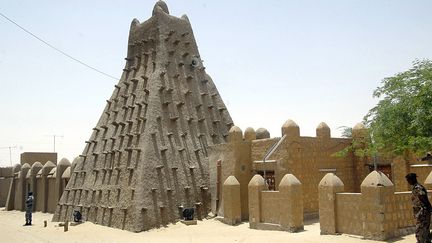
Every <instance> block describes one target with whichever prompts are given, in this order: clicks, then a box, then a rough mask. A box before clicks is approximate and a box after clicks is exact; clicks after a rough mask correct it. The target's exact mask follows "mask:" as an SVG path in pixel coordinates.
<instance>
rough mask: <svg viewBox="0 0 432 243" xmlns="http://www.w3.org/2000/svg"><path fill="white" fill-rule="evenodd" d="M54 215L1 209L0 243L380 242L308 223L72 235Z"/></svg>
mask: <svg viewBox="0 0 432 243" xmlns="http://www.w3.org/2000/svg"><path fill="white" fill-rule="evenodd" d="M51 218H52V214H45V213H34V214H33V219H34V225H33V226H31V227H24V226H22V225H23V223H24V213H23V212H19V211H4V208H1V209H0V242H2V243H9V242H13V243H26V242H32V243H35V242H61V243H72V242H80V243H81V242H158V243H160V242H188V243H191V242H199V243H203V242H205V243H213V242H214V243H229V242H236V243H239V242H247V243H254V242H256V243H265V242H269V243H270V242H271V243H275V242H290V243H291V242H320V243H321V242H323V243H325V242H329V243H330V242H331V243H347V242H348V243H355V242H361V243H368V242H379V241H369V240H362V239H361V238H360V237H357V236H350V235H336V236H329V235H320V231H319V223H318V222H316V221H310V222H306V225H305V231H303V232H300V233H287V232H279V231H261V230H252V229H249V225H248V224H247V223H243V224H240V225H238V226H228V225H225V224H223V223H221V222H219V221H218V220H216V219H209V220H203V221H198V225H194V226H186V225H184V224H182V223H177V224H175V225H169V226H168V227H166V228H160V229H154V230H150V231H147V232H141V233H132V232H128V231H123V230H119V229H113V228H108V227H104V226H100V225H96V224H93V223H91V222H86V223H83V224H81V225H77V226H70V227H69V231H68V232H63V227H57V225H58V223H53V222H51ZM44 220H47V221H48V227H46V228H44V227H43V221H44ZM390 242H398V243H404V242H415V237H414V235H408V236H405V237H402V238H398V239H394V240H392V241H390Z"/></svg>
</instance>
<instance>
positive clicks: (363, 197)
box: [319, 171, 432, 240]
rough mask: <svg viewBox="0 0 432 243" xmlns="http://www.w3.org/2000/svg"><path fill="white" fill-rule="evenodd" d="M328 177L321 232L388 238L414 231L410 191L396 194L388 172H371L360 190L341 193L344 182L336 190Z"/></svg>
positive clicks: (322, 190)
mask: <svg viewBox="0 0 432 243" xmlns="http://www.w3.org/2000/svg"><path fill="white" fill-rule="evenodd" d="M326 177H328V178H337V177H336V176H335V175H332V176H327V175H326ZM326 177H324V178H323V180H322V181H321V182H320V186H319V190H320V194H321V195H320V227H321V233H322V234H337V233H346V234H353V235H360V236H363V237H364V238H366V239H373V240H387V239H389V238H393V237H397V236H401V235H405V234H411V233H413V226H415V220H414V216H413V212H412V202H411V192H410V191H407V192H396V193H395V192H394V190H395V188H394V185H393V183H392V182H391V181H390V180H389V179H388V178H387V177H386V175H385V174H383V173H381V172H377V171H373V172H371V173H370V174H369V175H368V176H367V177H366V178H365V179H364V181H363V183H362V185H361V193H341V192H340V191H341V190H343V184H342V185H340V184H339V185H338V186H339V187H338V188H337V189H336V187H335V186H333V185H332V183H331V181H329V179H328V178H326ZM326 180H327V181H326ZM336 180H338V181H340V179H338V178H337V179H336ZM340 183H341V182H340ZM341 188H342V189H341ZM431 196H432V191H428V197H429V199H431ZM321 212H322V214H321Z"/></svg>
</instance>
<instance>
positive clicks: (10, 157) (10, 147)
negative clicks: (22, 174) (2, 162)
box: [0, 145, 17, 166]
mask: <svg viewBox="0 0 432 243" xmlns="http://www.w3.org/2000/svg"><path fill="white" fill-rule="evenodd" d="M14 148H17V146H16V145H15V146H9V147H0V149H9V161H10V165H11V166H12V149H14Z"/></svg>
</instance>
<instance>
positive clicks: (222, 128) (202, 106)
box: [53, 1, 233, 232]
mask: <svg viewBox="0 0 432 243" xmlns="http://www.w3.org/2000/svg"><path fill="white" fill-rule="evenodd" d="M106 102H107V103H106V106H105V109H104V111H103V113H102V115H101V117H100V119H99V121H98V123H97V125H96V127H95V128H93V132H92V134H91V136H90V139H89V140H88V141H86V145H85V148H84V151H83V154H82V155H80V157H79V159H77V160H76V161H75V163H74V165H73V168H74V169H73V171H72V173H71V178H70V181H69V183H68V185H67V187H66V189H65V191H64V193H63V195H62V196H61V199H60V201H59V203H58V205H57V208H56V211H55V215H54V217H53V221H64V220H66V219H68V220H71V219H72V212H73V210H74V209H78V210H80V211H81V213H82V214H83V217H84V219H85V220H88V221H92V222H94V223H98V224H101V225H106V226H109V227H115V228H120V229H125V230H130V231H135V232H139V231H143V230H147V229H150V228H154V227H159V226H161V225H166V224H168V223H170V222H175V221H177V220H179V219H180V217H181V210H182V208H185V207H194V208H195V209H196V217H198V218H200V217H204V216H205V215H206V214H207V212H209V210H210V193H209V192H208V186H209V171H208V168H209V166H208V163H209V162H208V160H207V148H208V146H211V145H214V144H219V143H225V142H226V139H227V135H228V131H229V129H230V128H231V126H233V122H232V120H231V117H230V115H229V113H228V111H227V109H226V107H225V105H224V103H223V101H222V99H221V97H220V95H219V93H218V91H217V89H216V87H215V85H214V83H213V81H212V80H211V78H210V77H209V76H208V75H207V74H206V72H205V68H204V67H203V65H202V62H201V59H200V55H199V52H198V48H197V45H196V42H195V38H194V35H193V32H192V27H191V24H190V22H189V20H188V18H187V16H186V15H183V16H182V17H181V18H177V17H174V16H171V15H169V11H168V7H167V5H166V4H165V3H164V2H162V1H159V2H157V3H156V5H155V6H154V9H153V14H152V17H151V18H150V19H148V20H147V21H145V22H143V23H140V22H139V21H138V20H136V19H134V20H133V21H132V24H131V27H130V32H129V43H128V52H127V57H126V65H125V68H124V69H123V74H122V77H121V79H120V81H119V82H118V84H116V85H115V88H114V91H113V94H112V96H111V97H110V98H109V99H108V100H107V101H106Z"/></svg>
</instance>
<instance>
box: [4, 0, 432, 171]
mask: <svg viewBox="0 0 432 243" xmlns="http://www.w3.org/2000/svg"><path fill="white" fill-rule="evenodd" d="M166 2H167V4H168V7H169V9H170V13H171V14H172V15H174V16H178V17H179V16H181V15H182V14H187V15H188V17H189V19H190V21H191V24H192V27H193V29H194V34H195V38H196V40H197V43H198V47H199V50H200V54H201V57H202V59H204V65H205V66H206V71H207V72H208V73H209V74H210V75H211V76H212V78H213V81H214V82H215V83H216V86H217V87H218V90H219V92H220V93H221V95H222V98H223V99H224V101H225V103H226V104H227V106H228V110H229V112H230V114H231V116H232V118H233V120H234V123H235V124H236V125H238V126H240V127H241V128H242V129H243V130H244V129H245V128H246V127H248V126H251V127H253V128H255V129H257V128H259V127H265V128H267V129H268V130H269V131H270V133H271V136H280V127H281V125H282V124H283V123H284V122H285V120H287V119H293V120H294V121H296V122H297V124H298V125H299V126H300V130H301V135H302V136H315V128H316V126H317V125H318V124H319V123H320V122H321V121H324V122H326V123H327V124H328V125H329V126H330V128H331V129H332V136H339V135H340V131H338V130H337V128H338V127H340V126H354V125H355V124H356V123H357V122H359V121H361V120H362V118H363V116H364V115H365V114H366V113H367V112H368V110H369V109H371V108H372V107H373V106H374V105H375V104H376V102H377V100H376V99H373V98H372V92H373V90H374V89H375V88H376V87H377V86H379V84H380V82H381V80H382V79H383V78H384V77H388V76H392V75H394V74H395V73H398V72H401V71H404V70H406V69H408V68H409V67H410V66H411V63H412V61H413V60H415V59H423V58H429V59H432V49H431V43H432V32H431V31H430V30H431V29H432V15H431V14H430V10H431V9H432V2H431V1H394V0H393V1H342V0H340V1H282V0H280V1H276V0H273V1H271V0H269V1H228V0H220V1H204V0H167V1H166ZM154 3H155V1H149V0H141V1H100V0H97V1H83V0H77V1H30V0H25V1H24V0H2V2H1V4H0V12H1V13H3V14H5V15H7V16H8V17H10V18H11V19H13V20H15V21H16V22H18V23H19V24H20V25H22V26H24V27H25V28H27V29H28V30H30V31H32V32H33V33H35V34H37V35H38V36H40V37H41V38H43V39H45V40H47V41H48V42H50V43H51V44H53V45H54V46H56V47H57V48H59V49H61V50H63V51H65V52H67V53H68V54H70V55H72V56H74V57H76V58H78V59H80V60H82V61H84V62H86V63H88V64H90V65H92V66H95V67H97V68H98V69H100V70H102V71H104V72H106V73H109V74H110V75H113V76H117V77H120V75H121V72H122V69H123V66H124V59H123V58H124V57H125V55H126V47H127V38H128V32H129V26H130V22H131V21H132V19H133V18H138V19H139V20H140V21H141V22H142V21H144V20H146V19H148V18H149V17H150V16H151V12H152V9H153V5H154ZM0 33H1V34H0V35H1V38H0V74H1V76H0V84H1V89H0V112H1V120H0V147H7V146H15V145H17V146H18V148H16V149H13V150H12V162H13V163H17V162H19V154H20V153H21V152H24V151H52V150H53V141H52V140H53V138H52V136H50V135H52V134H57V135H63V138H58V139H57V143H56V148H57V152H58V153H59V157H66V158H68V159H69V160H72V159H73V158H74V157H75V156H77V155H78V154H80V153H81V152H82V149H83V148H84V141H85V140H87V139H88V138H89V136H90V133H91V128H93V127H94V126H95V125H96V123H97V121H98V119H99V116H100V115H101V113H102V110H103V108H104V106H105V100H106V99H107V98H109V96H110V95H111V92H112V91H113V86H114V85H115V84H116V83H117V81H115V80H112V79H110V78H107V77H105V76H103V75H100V74H99V73H97V72H94V71H92V70H90V69H88V68H86V67H83V66H81V65H79V64H77V63H75V62H73V61H71V60H70V59H67V58H65V57H64V56H62V55H60V54H58V53H57V52H55V51H54V50H52V49H50V48H48V47H47V46H44V45H43V44H41V43H40V42H38V41H37V40H35V39H34V38H33V37H31V36H29V35H28V34H26V33H25V32H23V31H22V30H20V29H18V28H17V27H16V26H14V25H12V24H11V23H9V22H7V21H6V20H5V19H3V18H0ZM7 165H9V150H7V149H0V166H7Z"/></svg>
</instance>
